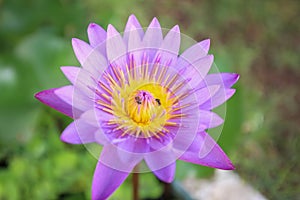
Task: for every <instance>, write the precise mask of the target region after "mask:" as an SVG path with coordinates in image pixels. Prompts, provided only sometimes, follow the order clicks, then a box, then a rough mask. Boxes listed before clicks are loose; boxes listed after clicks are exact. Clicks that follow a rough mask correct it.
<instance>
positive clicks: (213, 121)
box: [199, 110, 224, 130]
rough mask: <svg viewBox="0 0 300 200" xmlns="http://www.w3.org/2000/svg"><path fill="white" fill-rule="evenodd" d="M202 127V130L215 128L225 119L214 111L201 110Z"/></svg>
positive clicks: (200, 122)
mask: <svg viewBox="0 0 300 200" xmlns="http://www.w3.org/2000/svg"><path fill="white" fill-rule="evenodd" d="M199 115H200V121H199V124H200V127H201V128H202V130H204V129H209V128H214V127H217V126H220V125H221V124H223V122H224V120H223V119H222V118H221V117H219V115H217V114H216V113H214V112H212V111H206V110H200V114H199Z"/></svg>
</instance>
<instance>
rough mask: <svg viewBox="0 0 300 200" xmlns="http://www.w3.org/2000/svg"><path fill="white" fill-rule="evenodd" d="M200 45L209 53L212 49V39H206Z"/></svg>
mask: <svg viewBox="0 0 300 200" xmlns="http://www.w3.org/2000/svg"><path fill="white" fill-rule="evenodd" d="M199 45H200V46H201V47H202V48H203V50H204V51H205V52H208V50H209V47H210V39H205V40H202V41H201V42H199Z"/></svg>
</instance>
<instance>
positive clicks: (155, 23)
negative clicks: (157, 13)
mask: <svg viewBox="0 0 300 200" xmlns="http://www.w3.org/2000/svg"><path fill="white" fill-rule="evenodd" d="M149 27H150V28H160V23H159V21H158V19H157V18H156V17H154V18H153V19H152V21H151V23H150V25H149Z"/></svg>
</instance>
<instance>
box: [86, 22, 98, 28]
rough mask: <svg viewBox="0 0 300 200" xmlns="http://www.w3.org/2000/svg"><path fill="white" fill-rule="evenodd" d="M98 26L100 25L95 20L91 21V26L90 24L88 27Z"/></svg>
mask: <svg viewBox="0 0 300 200" xmlns="http://www.w3.org/2000/svg"><path fill="white" fill-rule="evenodd" d="M97 26H99V25H98V24H96V23H94V22H91V23H90V24H89V26H88V29H90V28H95V27H97Z"/></svg>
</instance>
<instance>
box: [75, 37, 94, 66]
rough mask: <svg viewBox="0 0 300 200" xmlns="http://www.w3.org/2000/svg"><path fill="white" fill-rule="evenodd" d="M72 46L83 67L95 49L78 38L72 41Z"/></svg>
mask: <svg viewBox="0 0 300 200" xmlns="http://www.w3.org/2000/svg"><path fill="white" fill-rule="evenodd" d="M72 46H73V50H74V53H75V55H76V57H77V59H78V61H79V63H80V64H81V65H83V64H84V62H85V60H86V58H87V57H88V56H89V55H90V53H91V52H92V51H93V48H92V47H91V46H90V45H89V44H88V43H86V42H84V41H82V40H79V39H77V38H73V39H72Z"/></svg>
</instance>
